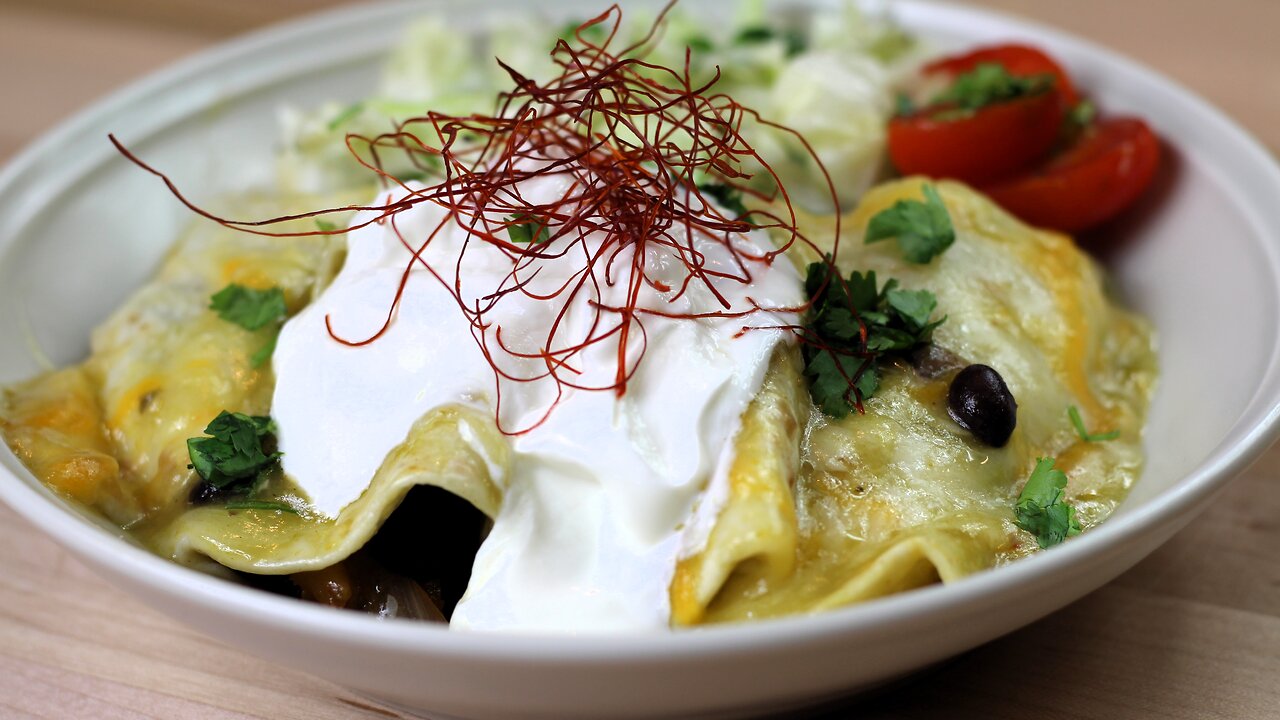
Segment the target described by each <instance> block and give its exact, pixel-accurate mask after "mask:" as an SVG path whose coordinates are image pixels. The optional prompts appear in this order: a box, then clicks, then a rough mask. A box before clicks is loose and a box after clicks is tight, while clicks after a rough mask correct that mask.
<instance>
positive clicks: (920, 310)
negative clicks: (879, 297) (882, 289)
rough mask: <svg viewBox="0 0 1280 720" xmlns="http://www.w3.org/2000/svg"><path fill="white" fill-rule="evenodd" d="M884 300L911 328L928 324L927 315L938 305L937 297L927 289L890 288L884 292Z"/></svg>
mask: <svg viewBox="0 0 1280 720" xmlns="http://www.w3.org/2000/svg"><path fill="white" fill-rule="evenodd" d="M886 300H887V301H888V302H889V307H891V308H893V309H894V310H895V311H896V312H897V313H898V317H901V318H902V319H903V320H906V321H907V325H908V326H909V327H910V328H911V329H913V330H920V329H922V328H924V327H925V326H926V325H928V324H929V316H930V315H932V314H933V311H934V310H935V309H937V307H938V298H937V297H935V296H934V294H933V293H931V292H929V291H928V290H890V291H889V292H888V293H886Z"/></svg>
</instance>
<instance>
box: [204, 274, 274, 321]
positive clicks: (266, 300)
mask: <svg viewBox="0 0 1280 720" xmlns="http://www.w3.org/2000/svg"><path fill="white" fill-rule="evenodd" d="M209 309H210V310H213V311H214V312H216V313H218V317H220V318H222V319H223V320H226V321H227V322H232V323H235V324H236V325H239V326H240V327H242V328H244V329H245V330H258V329H259V328H262V327H265V326H266V325H269V324H271V323H273V322H278V321H280V320H283V319H284V316H285V315H286V314H287V313H288V308H287V307H286V306H285V303H284V291H283V290H281V289H280V288H278V287H273V288H271V289H270V290H255V289H253V288H248V287H245V286H243V285H237V284H235V283H231V284H230V285H228V286H226V287H224V288H222V289H221V290H219V291H218V292H217V293H216V294H214V296H213V297H211V298H209Z"/></svg>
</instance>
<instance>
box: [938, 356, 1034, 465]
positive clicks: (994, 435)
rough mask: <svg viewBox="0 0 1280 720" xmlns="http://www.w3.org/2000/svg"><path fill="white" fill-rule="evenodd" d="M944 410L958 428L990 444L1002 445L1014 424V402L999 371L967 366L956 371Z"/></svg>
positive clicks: (1015, 407)
mask: <svg viewBox="0 0 1280 720" xmlns="http://www.w3.org/2000/svg"><path fill="white" fill-rule="evenodd" d="M947 412H948V413H949V414H950V415H951V419H952V420H955V421H956V422H957V423H958V424H959V425H960V427H962V428H964V429H965V430H968V431H969V432H971V433H973V435H974V437H976V438H978V439H979V440H981V441H982V442H984V443H986V444H987V445H990V446H991V447H1004V444H1005V443H1007V442H1009V436H1010V435H1012V434H1013V428H1014V426H1015V425H1017V424H1018V403H1017V402H1016V401H1015V400H1014V399H1013V393H1011V392H1009V386H1008V385H1005V384H1004V378H1002V377H1000V373H998V372H996V371H995V370H993V369H991V368H989V367H987V366H986V365H970V366H969V367H967V368H965V369H963V370H961V371H960V372H958V373H956V376H955V378H953V379H952V380H951V389H950V390H949V391H948V392H947Z"/></svg>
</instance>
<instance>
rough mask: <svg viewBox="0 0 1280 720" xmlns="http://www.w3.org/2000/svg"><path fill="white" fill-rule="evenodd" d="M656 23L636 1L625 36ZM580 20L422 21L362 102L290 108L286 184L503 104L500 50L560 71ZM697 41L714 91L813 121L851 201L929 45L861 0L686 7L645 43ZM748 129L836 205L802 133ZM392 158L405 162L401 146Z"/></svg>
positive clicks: (284, 114)
mask: <svg viewBox="0 0 1280 720" xmlns="http://www.w3.org/2000/svg"><path fill="white" fill-rule="evenodd" d="M652 22H653V15H652V14H651V13H648V14H646V13H645V12H629V13H628V15H627V17H626V19H625V24H624V27H623V28H622V29H621V30H620V32H619V37H618V38H617V39H615V47H621V46H625V45H629V44H631V43H632V42H635V41H638V40H639V39H640V38H641V37H642V36H643V35H644V33H645V32H647V30H648V28H649V27H650V26H651V24H652ZM576 26H577V23H559V24H556V23H552V22H550V21H548V20H546V19H543V18H540V17H537V16H534V15H529V14H506V15H503V16H502V17H500V18H497V17H495V18H494V19H493V22H491V23H489V28H490V30H489V33H488V35H487V36H486V38H485V39H483V40H482V41H476V40H475V38H473V37H472V36H470V35H468V34H466V33H462V32H458V31H457V30H456V29H451V28H450V27H449V26H448V25H446V24H445V22H444V21H443V20H442V19H441V18H440V17H428V18H425V19H423V20H420V21H418V22H416V23H414V24H412V25H410V26H409V27H408V28H407V30H406V32H405V35H404V39H403V40H402V41H401V42H400V43H399V44H398V45H397V46H396V47H395V48H394V49H393V50H392V51H391V54H390V56H389V57H388V59H387V63H386V66H385V67H384V69H383V73H382V78H381V81H380V82H379V84H378V87H377V91H376V92H375V93H374V94H373V95H372V96H371V97H369V98H367V99H366V100H364V101H363V102H359V103H356V104H354V105H343V104H340V103H327V104H324V105H321V106H319V107H316V108H311V109H308V110H299V109H296V108H285V109H283V110H282V111H281V115H280V123H281V129H282V135H283V142H282V148H281V152H280V153H279V158H278V168H279V174H278V176H279V182H280V184H281V185H282V186H283V188H284V189H285V190H287V191H293V192H310V193H321V192H332V191H334V190H339V189H344V188H349V187H352V186H355V185H363V184H367V183H368V182H369V175H368V173H367V171H366V170H364V169H363V168H361V167H360V165H359V163H357V162H356V161H355V160H354V159H353V158H352V157H351V154H350V152H349V151H348V150H347V145H346V142H345V138H346V136H347V134H348V133H355V134H360V135H366V136H373V135H377V134H378V133H381V132H387V131H389V130H391V129H392V128H393V127H394V126H395V124H396V123H397V122H399V121H403V120H406V119H408V118H412V117H419V116H421V115H423V114H425V112H426V111H427V110H437V111H440V112H445V113H449V114H467V113H472V112H478V113H489V112H493V111H494V109H495V99H496V96H497V94H498V93H499V92H501V91H503V90H506V89H508V88H510V87H511V86H512V80H511V77H510V75H509V74H508V72H507V71H506V70H505V69H503V68H502V67H501V66H500V65H499V64H498V63H497V62H495V61H494V58H495V57H496V58H500V59H501V60H502V61H503V62H504V63H506V64H508V65H510V66H511V67H512V68H514V69H516V70H517V71H519V72H520V73H521V74H523V75H525V76H527V77H530V78H532V79H534V80H537V81H544V80H547V79H549V78H551V77H553V76H554V75H555V73H556V72H557V68H556V66H555V65H554V64H553V63H552V61H551V57H550V52H551V49H552V47H554V45H555V42H556V40H557V39H558V38H564V39H565V40H567V41H569V42H571V43H572V42H576V40H574V38H573V33H574V30H575V28H576ZM602 34H603V33H600V35H602ZM686 48H687V49H689V50H690V53H691V54H690V58H689V60H690V70H691V73H692V75H693V79H694V81H695V82H707V81H710V80H711V79H712V78H714V77H715V74H716V73H717V72H719V74H720V77H719V80H718V81H717V83H716V85H715V86H714V90H715V91H717V92H722V93H725V94H727V95H730V96H732V97H733V98H734V99H735V100H736V101H738V102H739V103H741V104H742V105H744V106H746V107H749V108H753V109H754V110H756V111H758V112H759V113H760V115H761V116H762V117H763V118H765V119H767V120H770V121H773V122H777V123H780V124H782V125H785V126H787V127H789V128H791V129H793V130H795V131H797V132H799V133H800V134H802V135H803V136H804V137H805V138H806V139H807V140H808V141H809V143H810V144H811V145H812V147H813V149H814V151H815V152H816V153H817V154H818V156H819V157H820V158H821V159H822V162H823V164H824V165H825V166H826V168H827V171H828V172H829V173H830V175H831V178H832V180H833V182H834V184H835V186H836V188H837V190H838V192H839V195H840V200H841V204H842V205H844V206H846V207H847V206H849V205H851V204H853V203H855V202H857V200H858V198H859V197H860V196H861V195H862V193H863V192H864V191H865V190H866V189H867V188H868V187H870V185H871V184H872V183H873V182H874V181H875V179H876V178H877V177H879V176H880V174H881V170H882V164H883V158H884V155H885V153H884V143H885V125H886V123H887V122H888V120H889V117H890V116H891V114H892V112H893V87H894V81H895V78H897V77H898V76H900V75H902V74H903V72H904V68H909V67H911V66H912V65H913V64H914V62H915V59H916V58H918V56H919V53H917V52H915V51H914V50H913V49H914V41H913V40H912V38H911V37H910V36H908V35H907V34H905V33H904V32H903V31H902V30H900V29H899V28H898V27H897V26H896V25H895V24H893V23H892V21H891V20H890V19H888V18H887V17H885V16H882V15H879V16H869V15H866V14H864V13H862V12H861V11H860V10H859V9H858V8H857V7H856V6H855V5H854V4H853V3H852V2H846V3H845V4H844V5H843V6H842V7H840V8H837V9H826V10H814V11H802V10H798V9H797V10H794V11H789V12H783V13H779V12H771V10H770V9H769V8H768V7H767V6H766V5H765V3H764V2H762V1H761V0H745V1H743V2H740V3H739V4H738V6H737V8H736V9H735V12H734V13H733V16H732V20H731V21H730V22H727V23H726V22H710V21H707V20H705V19H704V18H702V17H700V16H699V15H698V14H695V13H694V12H692V11H686V10H677V11H676V12H674V13H672V14H671V15H670V16H669V18H668V21H667V23H666V25H665V26H664V29H663V31H662V35H661V37H660V38H659V40H658V41H657V42H655V43H653V44H652V45H651V46H650V47H648V48H646V52H647V56H646V57H647V59H649V60H651V61H653V62H654V63H656V64H659V65H663V66H666V67H675V68H680V67H683V66H684V64H685V52H686ZM414 132H415V133H417V134H419V135H421V134H422V133H426V132H430V127H429V126H428V125H425V124H423V125H417V126H415V127H414ZM744 133H745V134H746V135H747V137H748V139H749V140H750V141H751V142H752V144H753V145H755V146H756V148H757V149H758V150H760V151H761V152H762V154H763V155H764V156H765V157H766V159H767V160H768V162H769V163H770V165H771V166H773V167H774V169H775V170H776V171H777V172H778V173H779V175H780V177H781V178H782V180H783V182H784V183H785V184H786V186H787V188H788V190H789V191H790V192H791V193H792V196H793V198H794V199H797V200H798V201H799V202H800V203H801V204H802V205H804V206H806V207H808V208H809V209H812V210H817V211H821V210H827V211H830V210H831V206H830V198H829V194H828V190H827V186H826V181H825V179H824V178H823V177H822V174H821V173H820V172H818V168H817V167H816V165H815V164H814V163H813V162H812V160H810V159H809V158H808V157H807V154H806V153H805V151H804V148H803V146H802V145H801V144H800V143H799V142H798V141H797V140H796V139H795V138H793V137H791V136H790V135H788V134H787V133H783V132H780V131H777V130H774V129H772V128H769V127H767V126H763V125H754V126H752V127H749V128H746V129H744ZM423 139H424V140H426V141H432V140H435V138H423ZM384 160H387V161H389V162H392V163H394V162H395V160H394V159H393V158H391V157H390V156H388V157H387V158H384ZM400 162H401V163H405V162H406V161H405V160H403V159H401V160H400ZM387 169H388V170H390V171H392V172H395V173H397V174H398V175H401V176H403V175H405V174H408V175H414V174H419V173H420V172H421V171H420V170H419V169H415V168H412V167H407V166H406V165H403V164H402V165H401V166H396V165H394V164H392V165H390V166H389V167H388V168H387ZM748 170H750V169H748ZM757 177H759V178H763V174H762V173H757Z"/></svg>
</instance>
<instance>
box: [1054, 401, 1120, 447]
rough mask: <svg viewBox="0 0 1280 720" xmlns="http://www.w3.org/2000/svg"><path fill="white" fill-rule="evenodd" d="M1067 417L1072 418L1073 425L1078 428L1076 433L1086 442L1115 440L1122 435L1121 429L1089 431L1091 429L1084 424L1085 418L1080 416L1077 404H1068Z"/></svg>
mask: <svg viewBox="0 0 1280 720" xmlns="http://www.w3.org/2000/svg"><path fill="white" fill-rule="evenodd" d="M1067 417H1069V418H1071V425H1072V426H1073V427H1074V428H1075V429H1076V435H1079V436H1080V439H1081V440H1083V441H1085V442H1089V443H1096V442H1107V441H1108V440H1115V439H1116V438H1118V437H1120V431H1119V430H1112V431H1111V432H1104V433H1093V432H1089V430H1088V429H1087V428H1085V426H1084V419H1083V418H1081V417H1080V409H1079V408H1077V407H1076V406H1075V405H1069V406H1067Z"/></svg>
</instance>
